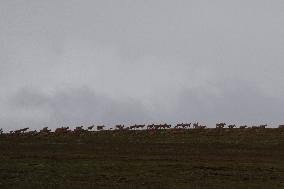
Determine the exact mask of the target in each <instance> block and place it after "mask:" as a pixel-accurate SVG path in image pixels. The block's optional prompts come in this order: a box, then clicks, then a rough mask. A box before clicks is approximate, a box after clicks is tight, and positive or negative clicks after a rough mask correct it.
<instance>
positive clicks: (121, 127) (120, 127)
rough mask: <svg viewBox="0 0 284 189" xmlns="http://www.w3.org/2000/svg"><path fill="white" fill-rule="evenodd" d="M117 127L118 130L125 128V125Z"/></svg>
mask: <svg viewBox="0 0 284 189" xmlns="http://www.w3.org/2000/svg"><path fill="white" fill-rule="evenodd" d="M115 128H116V129H118V130H123V128H124V125H116V126H115Z"/></svg>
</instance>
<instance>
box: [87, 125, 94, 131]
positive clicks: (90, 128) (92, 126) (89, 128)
mask: <svg viewBox="0 0 284 189" xmlns="http://www.w3.org/2000/svg"><path fill="white" fill-rule="evenodd" d="M94 127H95V125H91V126H89V127H87V128H88V130H92V129H93V128H94Z"/></svg>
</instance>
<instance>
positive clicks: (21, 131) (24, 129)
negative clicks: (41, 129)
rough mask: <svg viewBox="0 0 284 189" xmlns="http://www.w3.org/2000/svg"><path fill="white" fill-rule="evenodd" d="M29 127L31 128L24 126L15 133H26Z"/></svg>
mask: <svg viewBox="0 0 284 189" xmlns="http://www.w3.org/2000/svg"><path fill="white" fill-rule="evenodd" d="M28 129H29V128H28V127H26V128H23V129H19V130H15V131H14V132H13V133H14V134H20V133H24V132H25V131H27V130H28Z"/></svg>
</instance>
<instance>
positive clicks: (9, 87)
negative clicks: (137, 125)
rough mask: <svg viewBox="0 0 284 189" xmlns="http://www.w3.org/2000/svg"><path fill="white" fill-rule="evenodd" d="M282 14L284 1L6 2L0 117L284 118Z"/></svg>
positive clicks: (15, 122) (1, 6)
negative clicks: (283, 115)
mask: <svg viewBox="0 0 284 189" xmlns="http://www.w3.org/2000/svg"><path fill="white" fill-rule="evenodd" d="M283 12H284V3H283V1H280V0H275V1H273V2H267V1H264V0H246V1H244V0H241V1H237V2H236V1H227V0H218V1H215V2H214V3H212V2H211V1H195V0H192V1H185V0H178V1H175V2H174V1H171V0H163V1H162V0H155V1H133V0H122V1H114V0H109V1H106V0H104V1H100V0H98V1H91V0H86V1H83V2H78V1H75V0H68V1H67V0H62V1H59V2H47V1H43V0H42V1H41V0H29V1H27V2H24V3H23V2H22V1H17V0H15V1H1V2H0V86H1V88H0V125H1V127H4V128H6V129H10V128H16V127H17V128H18V127H21V126H22V125H23V123H24V124H27V125H32V126H33V127H38V125H42V124H46V123H47V122H48V123H50V124H53V125H59V124H60V125H62V124H64V125H65V124H71V122H74V124H79V123H81V122H86V123H87V122H91V121H93V119H95V120H94V121H97V122H99V123H102V122H107V123H112V122H115V121H118V122H128V121H129V122H140V121H141V122H142V121H143V122H144V121H145V122H146V121H147V120H148V121H149V122H152V121H157V122H160V121H167V122H169V121H178V120H185V121H187V119H190V120H198V119H201V120H204V122H205V123H207V122H208V123H213V122H215V121H216V120H228V121H232V122H233V121H235V122H245V121H247V122H258V121H259V122H264V121H265V120H267V122H272V123H275V124H277V123H280V122H283V120H282V118H281V113H283V111H281V108H280V105H282V104H283V101H284V99H283V96H284V79H283V77H282V75H283V70H284V64H283V61H284V50H283V49H284V48H283V47H284V25H283V18H284V14H283ZM244 91H245V92H244ZM136 106H137V108H135V107H136ZM70 109H73V110H72V111H70ZM2 125H3V126H2Z"/></svg>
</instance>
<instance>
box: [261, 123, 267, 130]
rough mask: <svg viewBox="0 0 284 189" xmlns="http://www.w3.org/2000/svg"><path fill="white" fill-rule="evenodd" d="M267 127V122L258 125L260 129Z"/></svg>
mask: <svg viewBox="0 0 284 189" xmlns="http://www.w3.org/2000/svg"><path fill="white" fill-rule="evenodd" d="M266 127H267V124H264V125H260V126H259V128H261V129H265V128H266Z"/></svg>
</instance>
